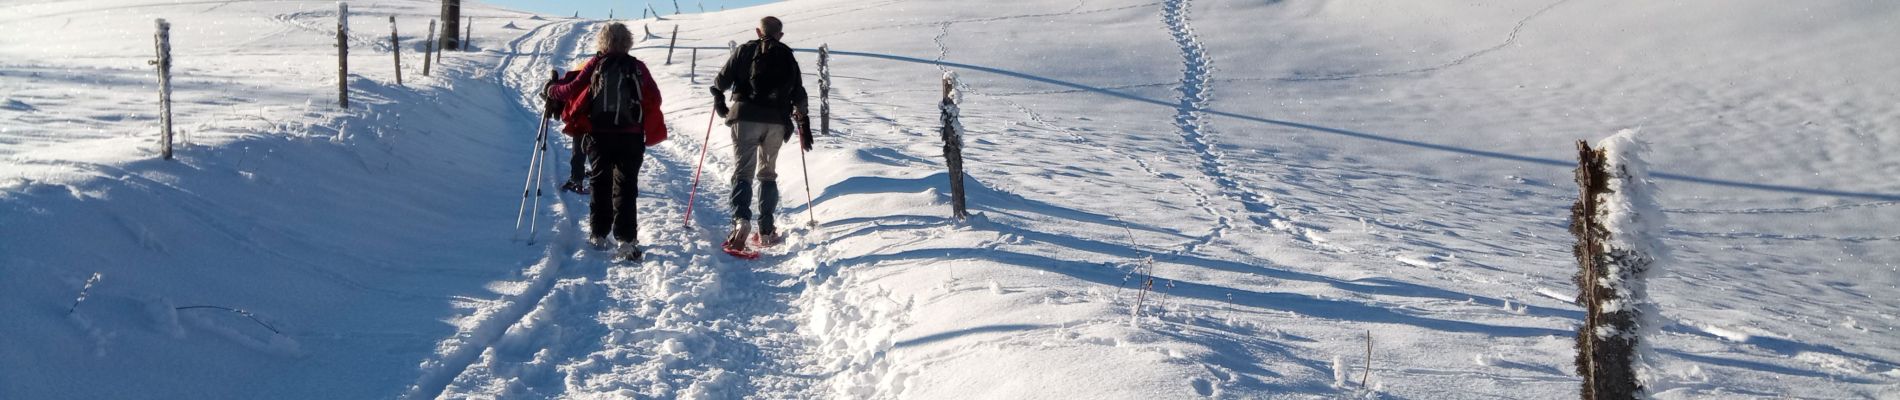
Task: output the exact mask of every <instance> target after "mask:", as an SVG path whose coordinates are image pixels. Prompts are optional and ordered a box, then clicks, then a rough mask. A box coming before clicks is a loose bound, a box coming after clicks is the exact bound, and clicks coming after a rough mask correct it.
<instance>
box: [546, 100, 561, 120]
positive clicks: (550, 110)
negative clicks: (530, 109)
mask: <svg viewBox="0 0 1900 400" xmlns="http://www.w3.org/2000/svg"><path fill="white" fill-rule="evenodd" d="M545 100H547V102H546V103H543V104H547V110H546V111H547V116H549V117H558V116H560V115H561V112H562V111H566V110H567V103H565V102H562V101H560V100H554V99H545Z"/></svg>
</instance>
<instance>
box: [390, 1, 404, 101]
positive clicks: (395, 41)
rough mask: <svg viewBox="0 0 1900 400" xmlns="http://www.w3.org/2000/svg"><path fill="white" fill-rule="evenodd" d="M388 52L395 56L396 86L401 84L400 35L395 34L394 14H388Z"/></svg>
mask: <svg viewBox="0 0 1900 400" xmlns="http://www.w3.org/2000/svg"><path fill="white" fill-rule="evenodd" d="M389 48H390V49H391V51H390V54H394V55H395V56H396V86H402V37H400V36H396V16H394V15H391V16H389Z"/></svg>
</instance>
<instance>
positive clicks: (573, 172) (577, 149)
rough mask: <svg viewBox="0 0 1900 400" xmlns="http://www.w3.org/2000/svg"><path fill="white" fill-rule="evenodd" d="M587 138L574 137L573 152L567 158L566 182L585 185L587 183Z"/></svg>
mask: <svg viewBox="0 0 1900 400" xmlns="http://www.w3.org/2000/svg"><path fill="white" fill-rule="evenodd" d="M585 139H587V136H585V135H583V136H576V137H574V152H572V153H570V154H568V157H567V181H568V182H574V183H585V182H586V181H587V148H586V147H585V146H587V140H585Z"/></svg>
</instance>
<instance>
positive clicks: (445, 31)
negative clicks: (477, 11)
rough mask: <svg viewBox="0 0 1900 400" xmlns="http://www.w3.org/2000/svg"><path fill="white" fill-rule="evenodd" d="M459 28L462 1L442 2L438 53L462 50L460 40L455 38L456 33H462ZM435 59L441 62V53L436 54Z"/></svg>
mask: <svg viewBox="0 0 1900 400" xmlns="http://www.w3.org/2000/svg"><path fill="white" fill-rule="evenodd" d="M461 27H462V0H442V44H441V46H438V48H439V49H440V51H442V52H448V51H449V50H461V49H462V43H461V42H462V38H460V37H457V36H455V33H456V32H460V31H462V29H461ZM436 57H437V58H436V61H437V62H440V61H442V59H441V58H440V57H442V55H441V53H437V54H436Z"/></svg>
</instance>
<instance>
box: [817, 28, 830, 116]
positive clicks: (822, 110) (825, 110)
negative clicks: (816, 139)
mask: <svg viewBox="0 0 1900 400" xmlns="http://www.w3.org/2000/svg"><path fill="white" fill-rule="evenodd" d="M818 133H819V134H823V135H830V134H831V45H830V44H822V45H819V46H818Z"/></svg>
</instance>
